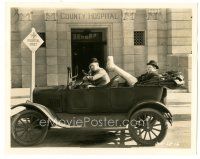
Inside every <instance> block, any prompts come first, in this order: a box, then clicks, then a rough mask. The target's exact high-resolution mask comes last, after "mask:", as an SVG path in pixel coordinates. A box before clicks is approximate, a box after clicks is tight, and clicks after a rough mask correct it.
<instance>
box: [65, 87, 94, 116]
mask: <svg viewBox="0 0 200 159" xmlns="http://www.w3.org/2000/svg"><path fill="white" fill-rule="evenodd" d="M63 98H64V106H63V111H64V112H67V113H87V112H91V105H92V97H91V94H90V91H89V89H71V90H65V92H64V94H63Z"/></svg>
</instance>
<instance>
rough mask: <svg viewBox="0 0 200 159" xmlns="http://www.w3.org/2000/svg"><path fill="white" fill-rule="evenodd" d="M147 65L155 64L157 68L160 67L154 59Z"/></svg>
mask: <svg viewBox="0 0 200 159" xmlns="http://www.w3.org/2000/svg"><path fill="white" fill-rule="evenodd" d="M147 65H152V66H154V67H155V68H156V69H159V67H158V64H157V62H156V61H154V60H150V61H149V62H148V63H147Z"/></svg>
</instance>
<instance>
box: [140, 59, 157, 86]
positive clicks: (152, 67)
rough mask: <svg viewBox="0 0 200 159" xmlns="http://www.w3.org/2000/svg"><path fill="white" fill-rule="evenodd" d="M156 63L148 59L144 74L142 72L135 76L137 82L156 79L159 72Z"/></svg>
mask: <svg viewBox="0 0 200 159" xmlns="http://www.w3.org/2000/svg"><path fill="white" fill-rule="evenodd" d="M158 69H159V67H158V65H157V63H156V61H154V60H150V61H149V62H148V63H147V72H146V73H145V74H142V75H141V76H139V77H137V79H138V83H144V82H146V81H148V80H153V79H155V80H156V79H158V78H159V74H158Z"/></svg>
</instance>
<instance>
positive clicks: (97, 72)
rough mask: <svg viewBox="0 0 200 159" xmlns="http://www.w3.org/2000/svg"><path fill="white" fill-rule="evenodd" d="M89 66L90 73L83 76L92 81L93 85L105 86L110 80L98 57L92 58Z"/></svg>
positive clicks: (84, 78)
mask: <svg viewBox="0 0 200 159" xmlns="http://www.w3.org/2000/svg"><path fill="white" fill-rule="evenodd" d="M89 68H90V71H89V74H88V75H86V76H85V77H83V80H84V81H89V82H90V83H92V85H90V86H91V87H92V86H94V87H95V86H104V85H106V84H108V83H109V82H110V78H109V75H108V73H107V72H106V71H105V70H104V69H103V68H101V67H100V66H99V61H98V60H97V59H96V58H92V59H91V63H90V65H89Z"/></svg>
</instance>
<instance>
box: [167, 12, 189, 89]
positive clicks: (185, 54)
mask: <svg viewBox="0 0 200 159" xmlns="http://www.w3.org/2000/svg"><path fill="white" fill-rule="evenodd" d="M167 27H168V55H167V70H179V71H181V72H183V74H184V77H185V81H186V87H187V88H188V91H189V92H191V81H192V79H191V77H192V68H191V67H192V10H191V9H167Z"/></svg>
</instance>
